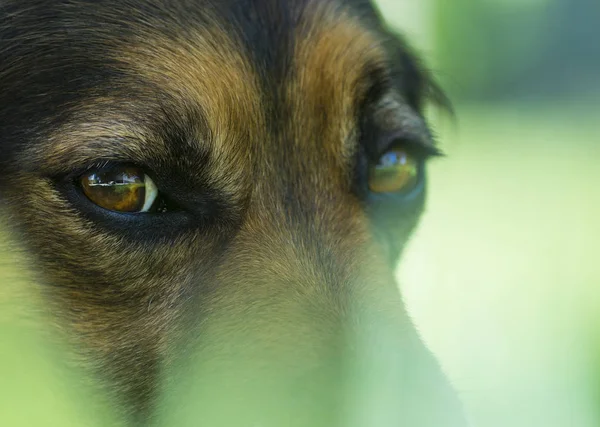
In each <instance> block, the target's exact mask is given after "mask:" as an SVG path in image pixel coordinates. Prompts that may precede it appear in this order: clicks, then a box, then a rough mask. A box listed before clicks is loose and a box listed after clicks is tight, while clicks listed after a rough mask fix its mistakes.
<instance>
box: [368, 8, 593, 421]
mask: <svg viewBox="0 0 600 427" xmlns="http://www.w3.org/2000/svg"><path fill="white" fill-rule="evenodd" d="M380 4H381V8H382V11H383V12H384V14H385V15H386V16H387V17H388V18H389V20H390V22H391V23H392V25H393V26H395V27H397V28H398V29H399V30H400V31H401V32H404V33H407V35H408V36H409V38H410V39H411V40H413V43H414V44H415V45H416V47H417V48H418V49H419V50H420V51H421V52H422V53H424V55H425V56H426V57H427V58H428V63H429V64H430V65H431V68H432V70H433V71H434V72H435V74H436V76H437V77H438V79H439V81H440V82H441V83H442V85H443V86H444V88H445V89H446V90H447V91H448V93H449V95H450V97H451V98H452V100H453V101H454V103H455V106H456V110H457V121H456V123H453V122H451V121H450V120H448V119H447V118H444V117H443V116H441V115H439V114H436V113H435V111H434V112H433V115H432V120H433V122H434V123H435V124H436V127H437V130H438V133H439V134H440V136H441V140H442V146H443V149H444V150H445V152H446V154H448V157H447V158H445V159H443V160H441V161H438V162H435V163H433V164H432V165H431V169H430V175H431V180H430V186H431V191H430V193H429V194H430V196H429V204H428V210H427V213H426V215H425V217H424V219H423V222H422V224H421V227H420V229H419V231H418V233H417V235H416V236H415V238H414V239H413V242H412V244H411V247H410V251H409V253H408V254H407V256H406V257H405V258H404V259H403V263H402V265H401V266H400V269H399V272H398V274H399V277H400V279H401V283H402V287H403V290H404V293H405V296H406V299H407V303H408V305H409V309H410V310H411V312H412V314H413V316H414V317H415V319H416V321H417V323H418V324H419V325H420V327H421V330H422V332H423V335H424V336H425V338H426V340H427V341H428V342H429V344H430V345H431V347H432V348H433V349H434V350H435V351H436V353H437V354H438V355H439V357H440V358H441V360H442V362H443V364H444V366H445V368H446V370H447V372H448V373H449V375H450V376H451V377H452V378H453V380H454V382H455V384H456V386H457V388H458V389H459V390H460V392H461V395H462V397H463V400H464V401H465V404H466V406H467V408H468V411H469V416H470V418H471V421H472V422H473V425H474V426H477V427H491V426H503V427H571V426H573V427H587V426H590V427H592V426H599V425H600V418H598V409H600V399H598V396H597V394H596V392H597V390H598V388H599V386H600V376H599V375H598V368H600V360H599V357H598V356H600V353H598V343H599V342H600V340H598V337H600V262H599V259H598V258H599V256H600V189H599V188H598V186H599V185H600V129H599V126H598V122H599V119H600V78H599V77H600V2H598V1H591V0H452V1H444V0H437V1H433V0H432V1H426V0H419V1H414V0H381V1H380Z"/></svg>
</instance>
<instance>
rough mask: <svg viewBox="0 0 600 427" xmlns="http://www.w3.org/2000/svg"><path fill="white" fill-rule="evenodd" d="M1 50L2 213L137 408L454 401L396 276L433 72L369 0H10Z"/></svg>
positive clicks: (265, 415)
mask: <svg viewBox="0 0 600 427" xmlns="http://www.w3.org/2000/svg"><path fill="white" fill-rule="evenodd" d="M0 52H1V55H2V56H1V57H0V152H1V153H2V154H1V156H0V194H1V196H2V200H3V204H4V205H5V214H6V215H8V217H9V218H10V220H11V223H12V224H14V227H15V230H16V232H17V233H18V235H19V236H20V237H21V238H22V241H23V244H24V247H26V248H27V250H28V251H29V253H30V254H31V255H32V257H33V260H34V264H35V266H36V267H37V271H38V273H39V281H40V283H41V284H43V286H42V290H43V292H44V295H45V296H46V297H47V298H48V303H49V304H50V306H51V307H52V310H53V311H54V313H55V315H56V316H57V318H58V319H59V320H60V321H61V324H62V325H64V327H65V328H66V330H67V331H68V332H69V334H70V335H71V336H72V337H73V338H74V340H75V341H76V342H77V344H78V348H79V350H80V351H81V352H82V353H83V354H85V356H86V358H87V360H88V361H89V363H90V366H93V367H95V368H97V369H98V371H97V372H100V373H101V377H102V379H103V380H105V383H106V384H107V386H108V388H109V389H110V390H111V391H112V392H113V393H114V394H115V395H116V396H118V397H119V398H120V399H121V402H123V404H122V407H123V409H124V410H125V411H126V412H127V413H128V414H130V415H132V416H133V417H134V419H137V420H145V419H147V418H148V417H149V416H151V415H152V414H153V413H155V408H156V406H157V405H158V404H159V402H160V401H161V399H162V398H163V397H165V396H167V399H168V396H169V395H170V394H173V395H177V393H175V392H174V391H173V386H172V384H174V383H176V384H178V385H179V386H180V387H179V389H182V390H186V391H187V392H188V395H190V394H191V395H192V396H193V404H194V405H197V407H198V408H199V409H198V410H197V414H196V415H197V416H196V419H197V421H198V422H199V423H200V425H224V426H234V425H257V426H259V425H260V426H263V425H264V426H284V425H285V426H292V425H298V426H354V425H356V426H399V425H403V426H415V427H420V426H443V427H449V426H452V425H454V424H453V422H454V421H455V420H457V419H459V417H460V416H459V415H457V414H458V413H459V412H460V411H459V410H458V404H457V403H456V402H455V400H454V397H453V393H452V392H451V391H450V387H449V386H448V384H447V383H446V381H445V380H444V378H443V375H442V373H441V371H440V370H439V368H438V367H437V365H436V363H435V362H434V360H433V359H432V357H431V356H430V355H429V353H428V351H427V349H426V348H425V346H424V345H423V344H422V343H421V341H420V340H419V337H418V334H417V333H416V331H415V329H414V327H413V326H412V324H411V321H410V319H409V318H408V316H407V314H406V312H405V311H404V308H403V302H402V299H401V297H400V294H399V291H398V287H397V284H396V282H395V280H394V267H395V264H396V261H397V259H398V257H399V254H400V253H401V251H402V248H403V246H404V244H405V243H406V241H407V239H408V238H409V235H410V233H411V231H412V230H413V228H414V227H415V225H416V223H417V220H418V217H419V215H420V212H421V210H422V207H423V201H424V194H425V162H426V160H427V158H428V157H430V156H432V155H435V154H436V153H437V151H436V148H435V146H434V144H433V143H432V137H431V134H430V132H429V130H428V128H427V125H426V123H425V120H424V118H423V115H422V109H423V105H424V103H425V102H426V101H427V99H428V98H429V97H431V96H432V94H434V93H436V92H435V89H434V85H433V84H432V83H431V81H430V80H429V78H428V76H427V75H426V73H425V72H424V71H423V70H422V68H421V67H420V66H419V64H418V61H417V59H416V57H415V56H414V55H413V54H411V53H410V52H409V50H408V49H407V48H406V46H405V45H404V44H403V43H402V42H401V41H400V40H399V39H398V38H396V37H394V36H392V35H391V34H390V33H389V32H388V31H387V30H386V29H385V28H384V27H383V25H382V23H381V22H380V18H379V16H378V15H377V14H376V12H375V11H374V9H373V6H372V5H371V4H370V3H368V2H367V1H363V0H319V1H318V0H288V1H285V0H257V1H250V0H218V1H217V0H197V1H191V0H179V1H177V0H119V1H112V0H107V1H102V2H99V1H92V0H53V1H50V2H49V1H41V0H0ZM182 366H188V368H186V369H183V371H180V370H179V369H176V368H181V367H182ZM181 372H186V374H185V375H181ZM189 378H193V380H192V383H193V384H189V387H186V386H185V384H187V380H189ZM174 379H175V380H174ZM169 380H170V381H169ZM165 384H171V386H169V387H166V386H165ZM190 390H191V391H190ZM171 391H173V393H171ZM455 411H456V412H455ZM177 425H179V424H177ZM194 425H195V424H194Z"/></svg>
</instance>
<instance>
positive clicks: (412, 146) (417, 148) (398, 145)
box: [372, 132, 444, 161]
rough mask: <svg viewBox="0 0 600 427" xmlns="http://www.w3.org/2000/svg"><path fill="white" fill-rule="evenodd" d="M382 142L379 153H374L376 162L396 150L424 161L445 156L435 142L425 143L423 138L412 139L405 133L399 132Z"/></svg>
mask: <svg viewBox="0 0 600 427" xmlns="http://www.w3.org/2000/svg"><path fill="white" fill-rule="evenodd" d="M381 141H383V142H382V143H379V144H378V145H379V147H378V149H377V153H374V154H375V157H376V159H372V160H374V161H377V160H379V158H380V157H381V156H383V155H384V154H385V153H387V152H389V151H391V150H394V149H401V150H406V151H408V153H409V154H411V155H413V156H415V157H418V158H420V159H422V160H427V159H429V158H432V157H441V156H444V153H443V152H442V150H440V149H439V148H438V147H437V146H435V145H434V144H433V142H431V143H423V142H422V140H421V138H418V139H417V138H414V137H410V135H408V134H406V133H405V132H398V133H396V134H393V135H391V136H390V137H388V138H382V139H381Z"/></svg>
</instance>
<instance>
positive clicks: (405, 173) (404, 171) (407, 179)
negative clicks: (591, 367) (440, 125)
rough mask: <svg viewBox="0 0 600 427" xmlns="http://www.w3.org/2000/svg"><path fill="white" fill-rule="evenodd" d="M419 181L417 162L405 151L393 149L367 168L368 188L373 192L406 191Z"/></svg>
mask: <svg viewBox="0 0 600 427" xmlns="http://www.w3.org/2000/svg"><path fill="white" fill-rule="evenodd" d="M418 181H419V162H418V161H417V159H415V158H414V157H412V156H411V155H410V154H408V153H407V152H406V151H403V150H401V149H393V150H390V151H388V152H386V153H385V154H384V155H383V156H381V157H380V158H379V162H378V163H377V164H376V165H372V166H371V167H370V170H369V189H370V190H371V191H372V192H374V193H398V192H408V191H411V190H412V189H414V188H415V187H416V185H417V183H418Z"/></svg>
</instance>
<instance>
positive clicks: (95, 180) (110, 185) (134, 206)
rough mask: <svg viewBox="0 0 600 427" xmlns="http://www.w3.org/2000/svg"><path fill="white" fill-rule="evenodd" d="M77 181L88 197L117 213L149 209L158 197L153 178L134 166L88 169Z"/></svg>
mask: <svg viewBox="0 0 600 427" xmlns="http://www.w3.org/2000/svg"><path fill="white" fill-rule="evenodd" d="M80 183H81V188H82V189H83V192H84V193H85V195H86V196H87V197H88V199H90V200H91V201H92V202H94V203H95V204H96V205H98V206H100V207H101V208H104V209H108V210H111V211H116V212H127V213H139V212H149V211H150V210H151V209H152V208H153V206H154V205H155V202H156V200H157V197H158V189H157V188H156V185H155V184H154V181H152V179H150V177H149V176H148V175H147V174H146V173H144V171H142V170H141V169H140V168H137V167H135V166H113V167H106V168H101V169H94V170H90V171H88V172H87V173H86V174H85V175H83V176H82V177H81V178H80Z"/></svg>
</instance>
